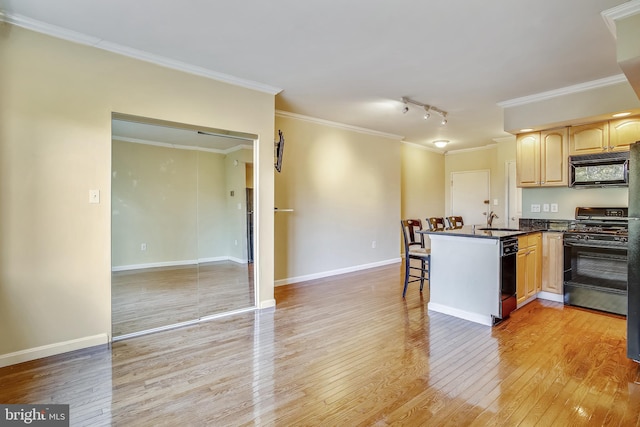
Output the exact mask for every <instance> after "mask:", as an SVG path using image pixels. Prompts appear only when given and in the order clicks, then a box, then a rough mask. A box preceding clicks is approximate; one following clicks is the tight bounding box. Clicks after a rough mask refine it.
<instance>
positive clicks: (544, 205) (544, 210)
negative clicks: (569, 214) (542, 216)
mask: <svg viewBox="0 0 640 427" xmlns="http://www.w3.org/2000/svg"><path fill="white" fill-rule="evenodd" d="M542 212H549V203H544V204H543V205H542Z"/></svg>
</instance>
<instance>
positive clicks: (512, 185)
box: [506, 162, 522, 228]
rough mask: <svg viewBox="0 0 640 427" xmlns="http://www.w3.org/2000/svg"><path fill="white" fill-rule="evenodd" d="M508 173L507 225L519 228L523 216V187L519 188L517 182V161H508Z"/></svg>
mask: <svg viewBox="0 0 640 427" xmlns="http://www.w3.org/2000/svg"><path fill="white" fill-rule="evenodd" d="M507 173H508V175H507V203H506V205H507V212H506V214H507V218H508V223H507V224H508V225H507V227H509V228H518V227H520V217H521V216H522V188H518V186H517V182H516V162H507Z"/></svg>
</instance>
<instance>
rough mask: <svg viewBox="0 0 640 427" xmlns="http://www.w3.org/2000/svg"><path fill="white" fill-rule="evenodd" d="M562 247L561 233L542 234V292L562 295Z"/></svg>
mask: <svg viewBox="0 0 640 427" xmlns="http://www.w3.org/2000/svg"><path fill="white" fill-rule="evenodd" d="M563 280H564V245H563V238H562V233H553V232H546V233H542V290H543V291H545V292H550V293H553V294H560V295H562V293H563V291H564V290H563V286H562V283H563Z"/></svg>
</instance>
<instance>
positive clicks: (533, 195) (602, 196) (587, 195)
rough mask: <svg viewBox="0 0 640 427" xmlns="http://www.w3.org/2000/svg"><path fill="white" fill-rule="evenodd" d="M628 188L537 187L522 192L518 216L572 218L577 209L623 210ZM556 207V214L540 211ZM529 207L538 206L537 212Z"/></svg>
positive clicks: (626, 203)
mask: <svg viewBox="0 0 640 427" xmlns="http://www.w3.org/2000/svg"><path fill="white" fill-rule="evenodd" d="M628 197H629V189H628V188H627V187H619V188H583V189H575V188H568V187H541V188H523V189H522V217H523V218H533V219H536V218H539V219H566V220H571V219H574V218H575V214H576V207H578V206H587V207H591V206H603V207H626V206H627V205H628ZM545 204H546V205H549V207H551V205H552V204H557V205H558V212H551V208H550V209H549V212H545V211H544V209H543V208H544V205H545ZM531 205H540V212H531Z"/></svg>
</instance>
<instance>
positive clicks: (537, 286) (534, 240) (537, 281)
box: [529, 233, 542, 295]
mask: <svg viewBox="0 0 640 427" xmlns="http://www.w3.org/2000/svg"><path fill="white" fill-rule="evenodd" d="M529 256H530V257H531V258H533V260H532V261H531V263H532V264H533V269H534V272H533V273H532V275H531V280H532V282H531V295H533V294H536V293H538V292H540V291H541V290H542V233H534V234H529Z"/></svg>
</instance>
